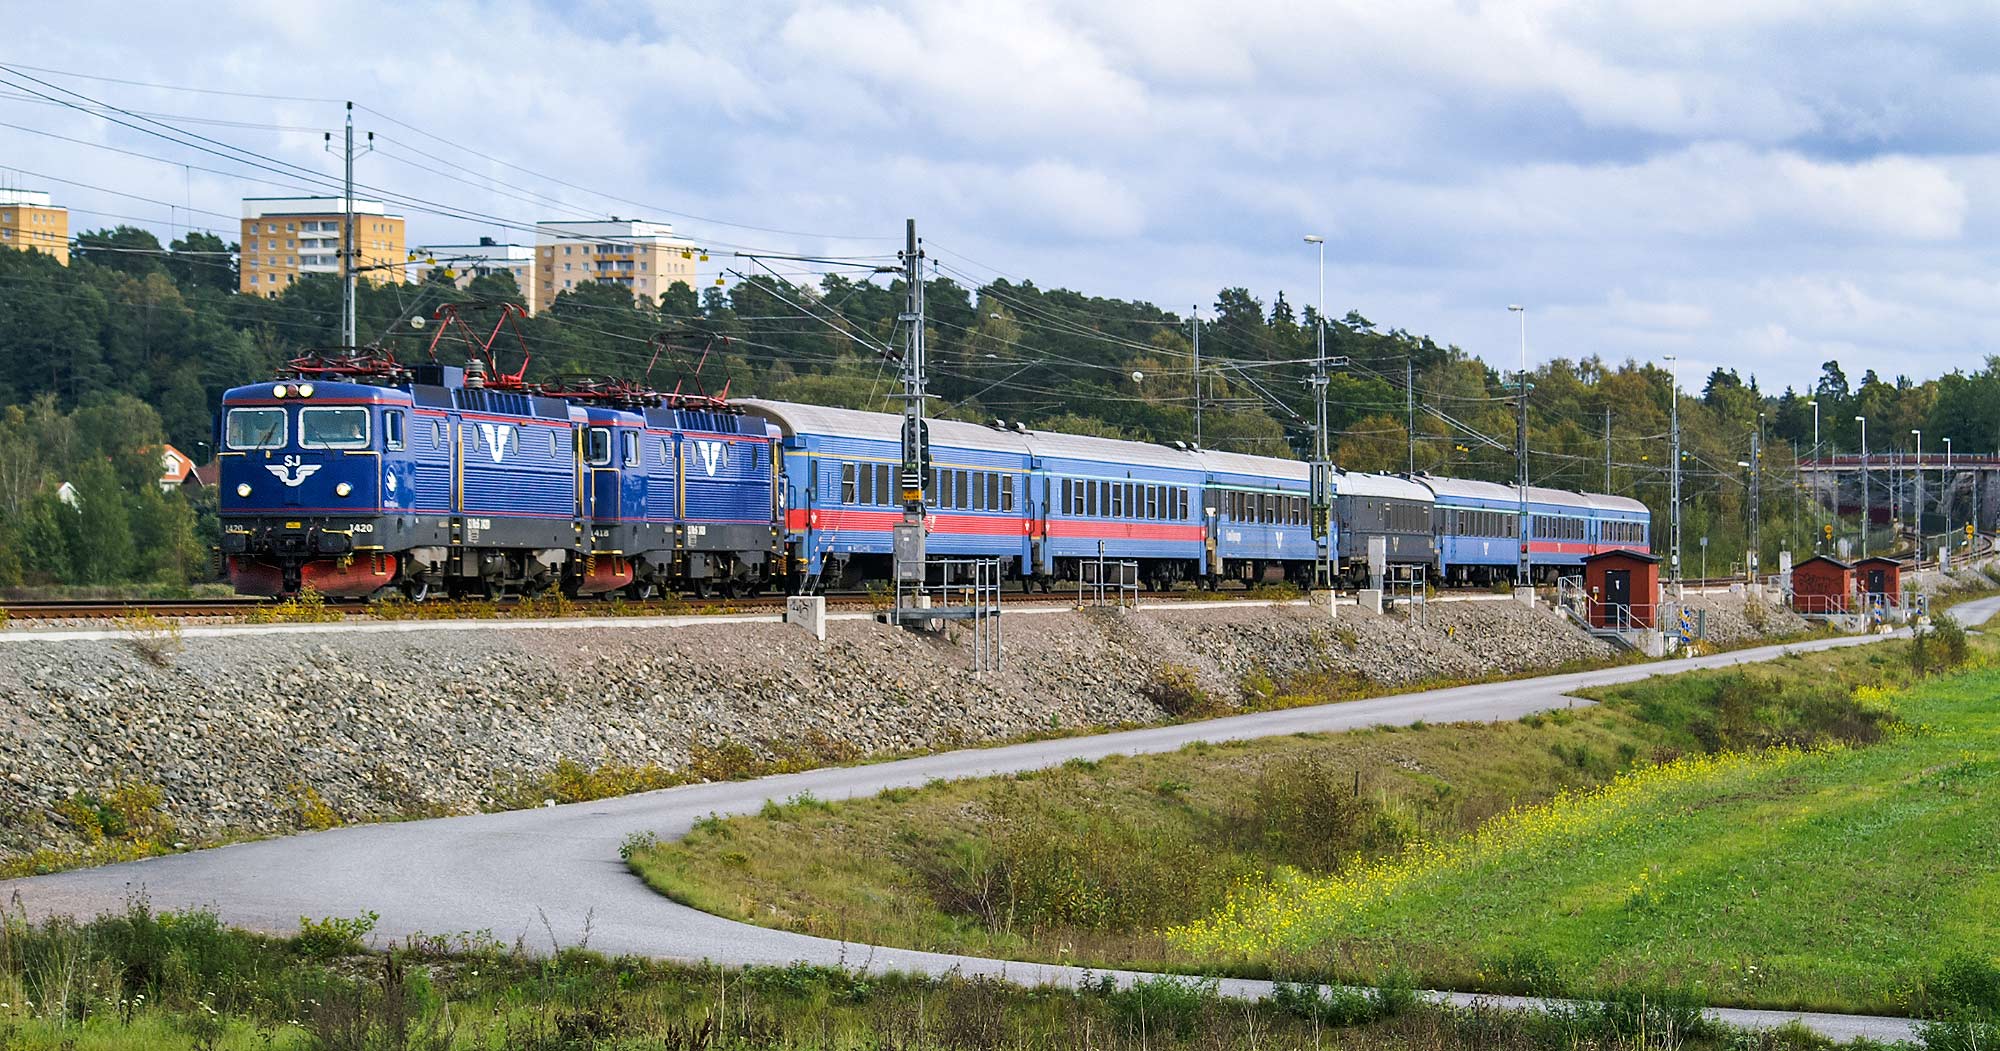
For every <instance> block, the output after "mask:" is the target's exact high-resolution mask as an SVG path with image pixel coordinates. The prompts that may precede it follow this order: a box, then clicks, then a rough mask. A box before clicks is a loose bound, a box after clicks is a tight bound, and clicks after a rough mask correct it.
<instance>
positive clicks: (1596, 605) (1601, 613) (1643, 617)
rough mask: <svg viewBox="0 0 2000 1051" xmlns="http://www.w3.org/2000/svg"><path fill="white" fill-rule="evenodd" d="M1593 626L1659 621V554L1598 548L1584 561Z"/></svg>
mask: <svg viewBox="0 0 2000 1051" xmlns="http://www.w3.org/2000/svg"><path fill="white" fill-rule="evenodd" d="M1583 586H1584V587H1586V588H1588V589H1589V590H1590V600H1591V601H1590V624H1591V626H1592V627H1595V628H1626V627H1631V628H1651V627H1654V626H1656V622H1657V620H1658V614H1659V610H1658V595H1659V593H1660V556H1658V555H1653V554H1648V553H1647V552H1644V551H1600V552H1598V553H1597V554H1595V555H1588V556H1585V558H1584V560H1583Z"/></svg>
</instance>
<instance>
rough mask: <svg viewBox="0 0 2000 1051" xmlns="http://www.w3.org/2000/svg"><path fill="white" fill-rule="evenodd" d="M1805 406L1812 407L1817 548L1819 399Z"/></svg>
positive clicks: (1816, 537) (1816, 536)
mask: <svg viewBox="0 0 2000 1051" xmlns="http://www.w3.org/2000/svg"><path fill="white" fill-rule="evenodd" d="M1806 404H1807V405H1810V406H1812V411H1813V444H1812V458H1813V467H1814V468H1815V470H1814V471H1813V546H1814V547H1818V546H1819V532H1820V529H1819V512H1820V507H1819V471H1818V470H1817V468H1818V467H1819V399H1818V398H1813V399H1811V400H1809V401H1807V402H1806ZM1801 473H1803V472H1801ZM1801 481H1802V482H1803V480H1801ZM1829 553H1831V552H1829Z"/></svg>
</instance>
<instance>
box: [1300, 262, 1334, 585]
mask: <svg viewBox="0 0 2000 1051" xmlns="http://www.w3.org/2000/svg"><path fill="white" fill-rule="evenodd" d="M1305 240H1306V243H1307V244H1311V245H1318V246H1319V325H1318V329H1319V333H1318V335H1319V347H1318V353H1317V354H1316V355H1315V356H1314V358H1313V378H1312V387H1313V406H1314V409H1315V413H1314V423H1313V462H1312V503H1313V507H1312V518H1313V540H1314V542H1315V543H1316V544H1317V545H1318V557H1317V558H1316V559H1315V560H1314V569H1313V586H1314V587H1316V588H1330V587H1332V586H1333V562H1332V560H1333V558H1334V552H1333V453H1332V452H1331V448H1332V446H1331V437H1330V436H1329V435H1328V434H1327V412H1326V387H1327V379H1326V238H1324V237H1321V236H1319V235H1318V234H1307V235H1306V239H1305Z"/></svg>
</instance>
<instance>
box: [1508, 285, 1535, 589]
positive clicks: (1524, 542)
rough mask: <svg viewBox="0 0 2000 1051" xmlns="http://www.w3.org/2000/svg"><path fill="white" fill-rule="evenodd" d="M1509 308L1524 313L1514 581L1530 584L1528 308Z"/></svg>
mask: <svg viewBox="0 0 2000 1051" xmlns="http://www.w3.org/2000/svg"><path fill="white" fill-rule="evenodd" d="M1507 309H1508V310H1510V311H1512V312H1514V313H1516V314H1519V315H1521V371H1520V373H1519V374H1518V375H1517V376H1516V377H1515V378H1516V383H1515V385H1514V395H1515V397H1516V399H1517V402H1518V404H1519V405H1520V409H1521V413H1520V421H1521V422H1520V429H1519V435H1518V437H1517V438H1516V442H1517V443H1518V447H1517V449H1516V450H1515V454H1514V455H1515V458H1516V459H1517V460H1518V461H1519V462H1520V474H1519V478H1520V507H1519V509H1518V511H1517V513H1516V518H1517V522H1518V525H1517V526H1516V530H1515V531H1516V534H1517V536H1516V539H1517V540H1518V541H1519V545H1518V548H1519V552H1520V561H1519V563H1518V565H1517V566H1516V569H1515V574H1514V575H1515V584H1517V585H1518V586H1520V587H1527V586H1528V585H1529V583H1530V578H1529V573H1528V308H1527V307H1525V306H1522V305H1521V304H1519V303H1510V304H1508V306H1507Z"/></svg>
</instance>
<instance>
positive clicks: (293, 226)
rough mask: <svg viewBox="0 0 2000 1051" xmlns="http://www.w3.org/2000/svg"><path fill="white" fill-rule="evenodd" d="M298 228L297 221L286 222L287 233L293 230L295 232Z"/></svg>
mask: <svg viewBox="0 0 2000 1051" xmlns="http://www.w3.org/2000/svg"><path fill="white" fill-rule="evenodd" d="M297 229H298V224H296V223H286V224H285V232H286V233H288V234H289V233H292V232H294V231H296V230H297Z"/></svg>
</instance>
